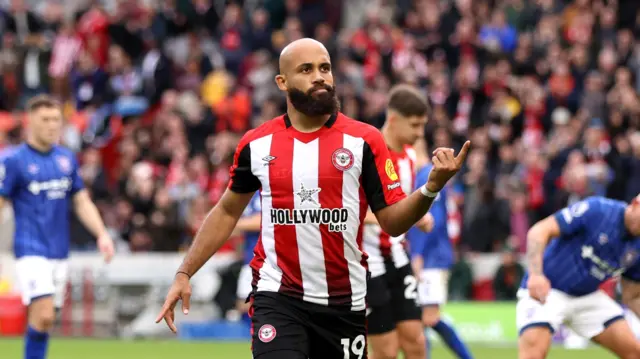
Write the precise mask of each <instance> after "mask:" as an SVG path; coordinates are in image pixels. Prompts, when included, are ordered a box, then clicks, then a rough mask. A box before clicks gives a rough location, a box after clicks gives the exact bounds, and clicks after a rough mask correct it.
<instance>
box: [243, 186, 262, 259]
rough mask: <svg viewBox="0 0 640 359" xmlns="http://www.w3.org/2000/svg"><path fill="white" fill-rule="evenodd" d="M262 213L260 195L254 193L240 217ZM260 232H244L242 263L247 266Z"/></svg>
mask: <svg viewBox="0 0 640 359" xmlns="http://www.w3.org/2000/svg"><path fill="white" fill-rule="evenodd" d="M261 211H262V203H261V202H260V193H259V192H256V194H254V195H253V197H252V198H251V202H249V205H248V206H247V208H245V210H244V212H243V213H242V217H251V216H255V215H256V214H260V213H261ZM259 237H260V232H246V233H245V234H244V263H245V264H249V262H251V260H252V259H253V249H254V248H255V246H256V243H258V238H259Z"/></svg>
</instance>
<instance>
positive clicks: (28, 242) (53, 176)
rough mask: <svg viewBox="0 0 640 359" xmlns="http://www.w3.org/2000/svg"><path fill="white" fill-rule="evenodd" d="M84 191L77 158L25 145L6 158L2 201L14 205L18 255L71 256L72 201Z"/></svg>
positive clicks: (0, 166) (1, 167) (1, 159)
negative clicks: (75, 195) (80, 191)
mask: <svg viewBox="0 0 640 359" xmlns="http://www.w3.org/2000/svg"><path fill="white" fill-rule="evenodd" d="M82 188H83V184H82V180H81V179H80V176H79V175H78V164H77V162H76V159H75V156H74V154H73V153H72V152H71V151H70V150H68V149H66V148H63V147H59V146H54V147H53V148H52V149H51V150H50V151H48V152H41V151H38V150H36V149H35V148H33V147H31V146H29V145H27V144H22V145H20V146H17V147H14V148H12V149H11V150H9V151H7V152H6V153H3V154H2V155H1V156H0V196H1V197H4V198H6V199H8V200H9V201H11V202H12V204H13V211H14V217H15V223H16V228H15V234H14V246H13V248H14V253H15V255H16V257H17V258H20V257H23V256H41V257H46V258H52V259H62V258H66V257H67V256H68V255H69V226H70V220H69V214H70V213H69V211H70V210H71V208H70V207H71V197H72V196H73V195H74V194H75V193H76V192H78V191H79V190H81V189H82Z"/></svg>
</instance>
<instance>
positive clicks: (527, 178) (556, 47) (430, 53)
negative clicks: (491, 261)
mask: <svg viewBox="0 0 640 359" xmlns="http://www.w3.org/2000/svg"><path fill="white" fill-rule="evenodd" d="M70 3H72V2H69V3H68V4H66V5H63V3H62V2H56V1H47V2H45V3H44V5H42V6H40V7H39V8H38V9H39V10H38V11H36V9H35V8H30V7H29V6H28V4H27V3H26V2H24V1H23V0H12V1H10V6H8V7H6V8H5V9H4V10H3V12H2V13H1V14H0V15H1V18H2V19H3V20H4V21H2V25H3V26H2V28H1V29H0V33H1V34H2V35H1V39H2V41H1V49H0V107H1V108H2V110H3V112H2V113H0V149H1V148H2V147H6V146H11V145H13V144H16V143H18V142H19V141H20V140H21V139H23V137H24V129H25V126H24V125H25V119H24V117H23V116H22V114H21V112H20V111H21V108H22V107H23V106H24V103H25V100H27V99H28V98H29V97H31V96H33V95H34V94H38V93H42V92H49V93H52V94H54V95H55V96H57V98H59V99H60V101H62V102H63V103H65V114H66V117H67V119H68V124H67V125H66V129H65V134H64V138H63V142H64V144H65V145H66V146H68V147H70V148H72V149H74V151H77V153H78V156H79V159H80V163H81V167H82V169H81V173H82V177H83V179H84V181H85V183H86V184H87V186H88V187H89V188H90V190H91V193H92V195H93V196H94V198H95V199H96V202H97V204H98V206H99V208H100V209H101V211H102V213H103V216H104V219H105V222H106V224H107V225H108V226H109V228H110V229H111V230H112V232H113V234H114V236H115V238H117V240H118V242H119V243H120V244H121V247H122V248H124V249H126V250H130V251H134V252H135V251H178V250H180V249H183V248H186V246H187V245H188V244H189V243H190V240H191V238H192V237H193V235H194V234H195V231H196V230H197V229H198V228H199V225H200V223H201V222H202V220H203V218H204V216H205V215H206V213H207V212H208V209H209V208H210V207H211V206H212V205H213V204H215V203H216V201H217V200H218V199H219V198H220V196H221V194H222V192H223V191H224V189H225V188H226V185H227V182H228V167H229V164H230V161H231V158H232V156H233V152H234V149H235V145H236V144H237V141H238V140H239V138H240V137H241V136H242V134H243V133H245V132H246V131H247V130H249V129H251V128H252V127H255V126H256V125H258V124H260V123H262V122H263V121H266V120H269V119H271V118H273V117H275V116H278V115H279V114H281V113H282V112H283V111H284V96H283V95H282V94H281V93H280V92H279V91H278V89H277V87H276V86H275V83H274V80H273V78H274V75H275V74H276V73H277V71H278V68H277V62H276V61H277V56H278V54H279V52H280V50H281V49H282V48H283V47H284V46H285V45H286V44H287V43H288V42H290V41H292V40H295V39H299V38H302V37H305V36H309V37H314V38H315V39H317V40H319V41H321V42H322V43H324V45H325V46H326V47H327V49H329V51H330V53H331V55H332V62H333V72H334V76H335V77H336V83H337V84H338V88H337V91H338V92H339V95H340V98H341V104H342V111H343V112H344V113H345V114H346V115H348V116H350V117H353V118H356V119H359V120H361V121H366V122H369V123H372V124H374V125H376V126H378V127H380V126H381V125H382V123H381V120H383V119H384V111H385V96H386V94H387V91H388V90H389V88H390V87H391V85H393V84H394V83H398V82H407V83H413V84H417V85H419V86H420V87H421V88H423V89H424V90H425V92H426V95H427V96H428V98H429V101H430V103H431V106H432V109H431V110H432V113H431V115H430V122H429V124H428V125H427V129H426V133H425V143H426V144H427V145H426V147H428V149H432V148H435V147H438V146H453V147H459V146H460V145H461V144H462V142H463V140H465V139H467V138H468V139H470V140H471V141H472V143H473V151H472V153H471V154H470V156H469V159H468V161H467V167H466V168H465V169H464V171H463V173H461V175H460V176H459V178H457V180H456V181H455V184H454V188H455V193H456V196H454V201H453V202H454V205H453V206H451V210H450V214H449V222H450V223H449V225H450V233H451V236H452V240H453V241H454V242H455V243H456V248H458V250H459V253H458V254H459V256H458V257H459V258H461V261H460V263H459V265H457V267H456V268H454V269H453V273H454V276H455V273H457V272H459V273H460V278H466V277H468V281H469V283H470V281H471V276H470V274H469V273H468V272H469V267H468V265H465V263H464V260H462V259H464V257H465V256H466V255H470V254H468V253H475V252H495V251H501V250H505V251H506V252H508V253H505V256H504V263H505V264H504V267H505V269H502V270H500V271H498V278H499V279H500V280H499V281H496V283H500V284H499V285H500V286H504V288H496V293H504V296H505V298H510V297H513V296H514V295H515V294H514V293H515V292H514V291H513V288H514V287H517V285H518V283H519V281H518V280H516V279H514V278H513V277H514V275H515V276H516V277H519V276H521V275H522V270H521V268H516V269H515V270H512V269H510V268H512V267H513V266H514V264H513V262H514V260H513V253H510V252H513V251H516V252H522V251H524V246H525V240H526V239H525V237H526V232H527V230H528V228H529V226H530V224H532V223H533V222H534V221H536V220H538V219H541V218H543V217H544V216H546V215H548V214H550V213H552V212H553V211H555V210H557V209H559V208H562V207H564V206H566V205H567V204H571V203H573V202H575V201H577V200H579V199H582V198H584V197H586V196H589V195H606V196H608V197H612V198H616V199H622V200H630V199H631V198H632V197H634V196H635V195H636V194H637V193H638V192H640V132H638V130H639V128H640V127H639V126H640V99H639V98H638V95H637V91H638V90H639V89H640V46H638V44H639V43H638V42H637V40H636V38H635V37H636V36H640V12H639V10H640V2H637V1H634V0H617V1H616V0H574V1H570V0H565V1H562V0H537V1H528V0H474V1H472V0H440V1H438V0H402V1H384V0H377V1H367V0H348V1H337V0H336V1H326V0H263V1H249V0H245V1H244V3H242V2H241V1H234V2H226V3H225V2H224V1H213V0H194V1H188V0H162V1H159V2H158V4H157V6H156V5H155V2H152V1H142V0H139V1H134V0H129V1H115V0H114V1H111V2H107V4H108V5H109V6H106V7H105V5H104V4H101V3H100V2H98V1H94V2H91V3H90V4H89V5H88V6H87V7H84V8H81V9H74V12H73V15H72V16H65V15H68V14H69V9H67V8H65V6H69V4H70ZM152 4H153V5H152ZM72 238H73V241H74V243H73V247H74V248H75V249H76V250H86V249H91V248H93V247H92V246H93V245H94V244H93V243H94V242H95V241H94V239H93V238H91V236H90V234H88V233H87V232H86V231H85V230H84V229H83V228H82V226H81V225H80V224H79V223H77V224H76V225H75V226H74V229H73V234H72ZM239 245H241V237H240V236H236V238H235V239H234V240H231V241H229V243H228V245H227V247H226V250H227V251H229V252H231V251H234V250H235V248H236V246H239ZM451 283H452V285H456V286H459V287H460V288H458V289H455V290H454V292H455V293H458V295H455V293H454V295H452V299H456V298H465V297H468V285H464V284H460V281H455V280H452V281H451ZM496 285H498V284H496ZM500 295H502V294H500Z"/></svg>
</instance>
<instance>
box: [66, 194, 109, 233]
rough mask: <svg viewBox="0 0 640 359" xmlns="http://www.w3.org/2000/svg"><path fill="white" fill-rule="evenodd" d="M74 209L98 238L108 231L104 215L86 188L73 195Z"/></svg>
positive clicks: (81, 220)
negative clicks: (101, 215)
mask: <svg viewBox="0 0 640 359" xmlns="http://www.w3.org/2000/svg"><path fill="white" fill-rule="evenodd" d="M73 209H74V211H75V213H76V215H77V216H78V219H79V220H80V222H82V224H84V226H85V227H87V229H88V230H89V232H91V234H93V235H94V236H95V237H96V238H100V237H102V236H104V235H105V234H106V233H107V230H106V228H105V226H104V222H102V217H100V211H98V208H97V207H96V205H95V204H94V203H93V201H92V200H91V197H90V196H89V192H87V190H86V189H81V190H80V191H78V192H77V193H76V194H75V195H73Z"/></svg>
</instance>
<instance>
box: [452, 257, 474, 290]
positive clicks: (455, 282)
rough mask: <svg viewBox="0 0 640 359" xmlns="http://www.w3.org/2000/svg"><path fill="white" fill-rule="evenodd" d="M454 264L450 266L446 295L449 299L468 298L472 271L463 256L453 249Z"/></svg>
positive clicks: (471, 282)
mask: <svg viewBox="0 0 640 359" xmlns="http://www.w3.org/2000/svg"><path fill="white" fill-rule="evenodd" d="M454 255H455V264H454V265H453V267H451V275H450V278H449V292H448V297H449V300H450V301H466V300H470V299H471V297H472V291H473V271H472V270H471V266H470V265H469V263H468V262H467V261H466V259H465V256H464V255H461V253H460V252H459V251H454Z"/></svg>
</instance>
